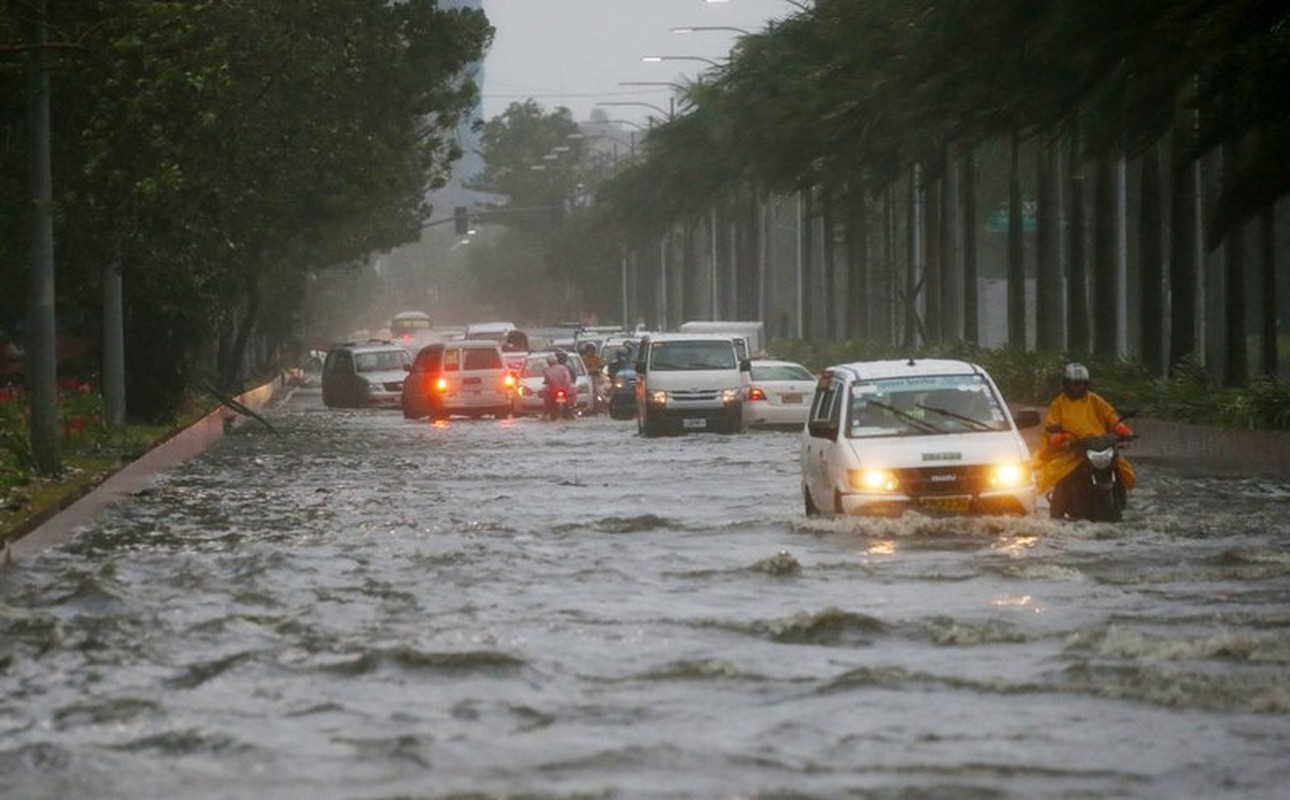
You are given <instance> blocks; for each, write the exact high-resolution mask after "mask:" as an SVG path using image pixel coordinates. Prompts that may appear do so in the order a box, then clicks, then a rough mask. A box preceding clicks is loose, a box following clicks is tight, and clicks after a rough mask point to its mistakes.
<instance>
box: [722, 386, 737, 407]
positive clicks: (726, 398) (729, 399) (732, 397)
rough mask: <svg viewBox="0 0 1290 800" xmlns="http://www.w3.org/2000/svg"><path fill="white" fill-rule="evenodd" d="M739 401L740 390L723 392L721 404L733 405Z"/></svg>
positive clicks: (723, 390) (724, 390)
mask: <svg viewBox="0 0 1290 800" xmlns="http://www.w3.org/2000/svg"><path fill="white" fill-rule="evenodd" d="M738 399H739V390H738V389H722V390H721V402H723V403H725V404H726V405H729V404H731V403H733V402H735V401H736V400H738Z"/></svg>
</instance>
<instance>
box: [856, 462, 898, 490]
mask: <svg viewBox="0 0 1290 800" xmlns="http://www.w3.org/2000/svg"><path fill="white" fill-rule="evenodd" d="M847 483H849V484H851V488H852V489H855V490H856V491H858V492H898V491H900V480H899V479H898V478H897V477H896V473H894V472H892V471H891V470H889V469H877V468H874V467H867V468H865V469H849V470H847Z"/></svg>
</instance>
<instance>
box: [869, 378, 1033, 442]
mask: <svg viewBox="0 0 1290 800" xmlns="http://www.w3.org/2000/svg"><path fill="white" fill-rule="evenodd" d="M1006 420H1007V417H1006V416H1005V413H1004V410H1003V408H1002V406H1001V405H1000V404H999V401H998V399H997V398H996V397H995V395H994V392H992V391H991V390H990V385H989V384H988V383H986V381H985V379H984V378H982V377H981V376H980V375H929V376H918V377H913V378H892V379H888V380H877V381H870V382H864V383H857V384H854V385H853V386H852V387H851V402H850V407H849V408H848V411H847V436H849V437H851V438H853V439H854V438H868V437H875V436H910V435H920V434H940V433H970V432H975V431H998V430H1005V429H1007V427H1008V424H1007V421H1006Z"/></svg>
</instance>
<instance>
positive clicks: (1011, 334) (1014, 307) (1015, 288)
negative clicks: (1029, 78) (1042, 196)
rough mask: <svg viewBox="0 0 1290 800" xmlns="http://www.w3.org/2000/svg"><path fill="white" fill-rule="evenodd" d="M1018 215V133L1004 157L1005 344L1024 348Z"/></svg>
mask: <svg viewBox="0 0 1290 800" xmlns="http://www.w3.org/2000/svg"><path fill="white" fill-rule="evenodd" d="M1023 224H1024V223H1023V222H1022V215H1021V133H1020V132H1019V131H1017V130H1016V129H1014V130H1013V132H1012V147H1011V153H1010V156H1009V159H1008V346H1009V347H1013V348H1016V349H1017V350H1025V349H1026V251H1025V243H1026V240H1025V230H1024V229H1023V227H1022V226H1023Z"/></svg>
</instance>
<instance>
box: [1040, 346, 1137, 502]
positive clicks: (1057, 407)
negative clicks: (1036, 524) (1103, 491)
mask: <svg viewBox="0 0 1290 800" xmlns="http://www.w3.org/2000/svg"><path fill="white" fill-rule="evenodd" d="M1089 385H1090V379H1089V372H1088V367H1086V366H1084V365H1083V364H1079V363H1075V362H1071V363H1069V364H1067V365H1066V369H1065V370H1064V371H1063V373H1062V391H1061V394H1059V395H1057V397H1055V398H1053V401H1052V402H1051V403H1050V404H1049V405H1048V413H1047V414H1046V415H1045V416H1044V430H1045V431H1048V432H1049V434H1048V438H1047V440H1046V441H1045V442H1044V444H1043V446H1042V447H1041V448H1040V450H1039V452H1038V453H1036V454H1035V488H1036V489H1038V490H1039V493H1040V494H1047V493H1048V492H1049V491H1050V490H1051V491H1054V493H1056V492H1060V491H1062V481H1063V480H1064V479H1066V478H1068V477H1070V476H1072V475H1073V473H1075V471H1076V469H1077V468H1078V467H1079V466H1080V465H1081V464H1082V463H1083V454H1082V453H1080V452H1079V451H1077V450H1075V449H1073V448H1072V447H1071V444H1072V443H1074V442H1077V441H1078V440H1080V439H1083V438H1085V437H1089V436H1102V435H1104V434H1108V433H1111V434H1115V435H1116V436H1117V437H1119V438H1120V439H1125V438H1128V437H1131V436H1132V435H1133V431H1132V430H1130V429H1129V426H1128V425H1125V424H1124V423H1123V422H1122V421H1121V418H1120V415H1119V413H1117V412H1116V410H1115V407H1114V406H1112V405H1111V404H1110V403H1109V402H1107V401H1106V399H1104V398H1103V397H1102V396H1101V395H1099V394H1098V393H1097V392H1094V391H1092V390H1091V389H1090V388H1089ZM1116 468H1117V469H1116V471H1117V473H1118V475H1119V478H1120V485H1121V486H1123V487H1124V489H1125V490H1126V491H1127V490H1129V489H1132V488H1133V486H1134V483H1135V482H1136V480H1137V477H1136V475H1135V474H1134V471H1133V465H1131V464H1130V463H1129V461H1128V459H1126V458H1124V457H1123V456H1122V455H1121V456H1119V457H1118V458H1117V459H1116ZM1052 499H1053V498H1052V497H1050V501H1051V500H1052Z"/></svg>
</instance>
